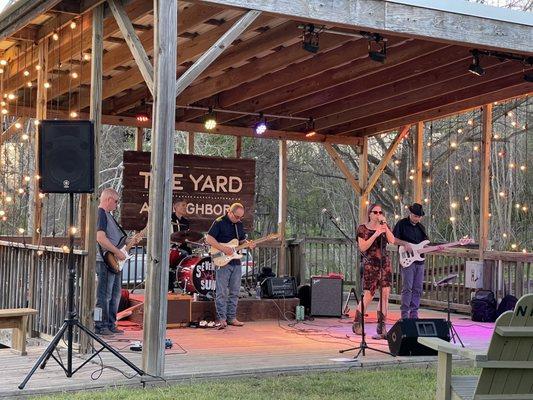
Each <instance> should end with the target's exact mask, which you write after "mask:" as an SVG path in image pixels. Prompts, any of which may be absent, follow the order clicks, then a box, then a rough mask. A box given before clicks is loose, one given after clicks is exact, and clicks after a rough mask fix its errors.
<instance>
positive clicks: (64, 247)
mask: <svg viewBox="0 0 533 400" xmlns="http://www.w3.org/2000/svg"><path fill="white" fill-rule="evenodd" d="M61 250H63V253H69V252H70V248H69V247H68V246H67V245H66V244H64V245H63V246H61Z"/></svg>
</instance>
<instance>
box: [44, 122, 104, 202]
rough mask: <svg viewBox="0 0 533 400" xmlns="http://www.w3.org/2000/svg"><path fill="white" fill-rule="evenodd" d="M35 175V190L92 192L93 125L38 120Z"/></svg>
mask: <svg viewBox="0 0 533 400" xmlns="http://www.w3.org/2000/svg"><path fill="white" fill-rule="evenodd" d="M39 175H40V176H41V179H40V180H39V188H40V190H41V192H43V193H93V192H94V126H93V123H92V122H91V121H62V120H45V121H41V123H40V124H39Z"/></svg>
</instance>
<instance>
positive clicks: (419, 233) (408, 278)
mask: <svg viewBox="0 0 533 400" xmlns="http://www.w3.org/2000/svg"><path fill="white" fill-rule="evenodd" d="M424 215H425V214H424V210H423V209H422V204H419V203H413V205H411V206H410V207H409V216H408V217H406V218H403V219H401V220H399V221H398V222H397V223H396V225H395V226H394V230H393V234H394V237H396V238H398V239H400V240H402V241H405V242H408V243H412V244H418V243H420V242H422V241H424V240H428V236H427V234H426V228H425V227H424V225H422V223H421V222H420V221H421V220H422V217H424ZM400 270H401V274H402V305H401V307H400V309H401V313H402V319H408V318H413V319H415V318H418V309H419V307H420V297H421V296H422V285H423V282H424V261H415V262H413V263H412V264H411V265H410V266H408V267H406V268H401V267H400Z"/></svg>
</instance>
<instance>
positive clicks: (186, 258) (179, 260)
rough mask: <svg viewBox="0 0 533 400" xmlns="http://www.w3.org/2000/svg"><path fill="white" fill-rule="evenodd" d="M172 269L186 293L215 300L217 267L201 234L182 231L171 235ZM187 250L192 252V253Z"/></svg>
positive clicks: (170, 263)
mask: <svg viewBox="0 0 533 400" xmlns="http://www.w3.org/2000/svg"><path fill="white" fill-rule="evenodd" d="M170 242H171V243H172V244H173V245H174V246H173V247H172V248H171V249H170V260H169V261H170V262H169V265H170V269H171V271H175V274H176V276H175V278H176V279H175V281H176V282H177V285H178V287H179V288H180V289H181V290H183V291H184V292H186V293H189V294H192V295H195V294H197V295H201V296H204V297H211V298H214V293H215V285H216V282H215V265H214V264H213V263H212V262H211V256H210V255H209V252H208V251H209V246H208V245H207V244H206V243H205V241H204V236H203V235H202V234H201V233H200V232H194V231H180V232H174V233H173V234H172V235H170ZM184 247H185V248H188V249H189V250H191V253H189V252H188V251H186V250H185V249H184Z"/></svg>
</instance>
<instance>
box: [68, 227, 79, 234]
mask: <svg viewBox="0 0 533 400" xmlns="http://www.w3.org/2000/svg"><path fill="white" fill-rule="evenodd" d="M76 232H78V228H76V227H75V226H71V227H70V233H71V234H72V235H75V234H76Z"/></svg>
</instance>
